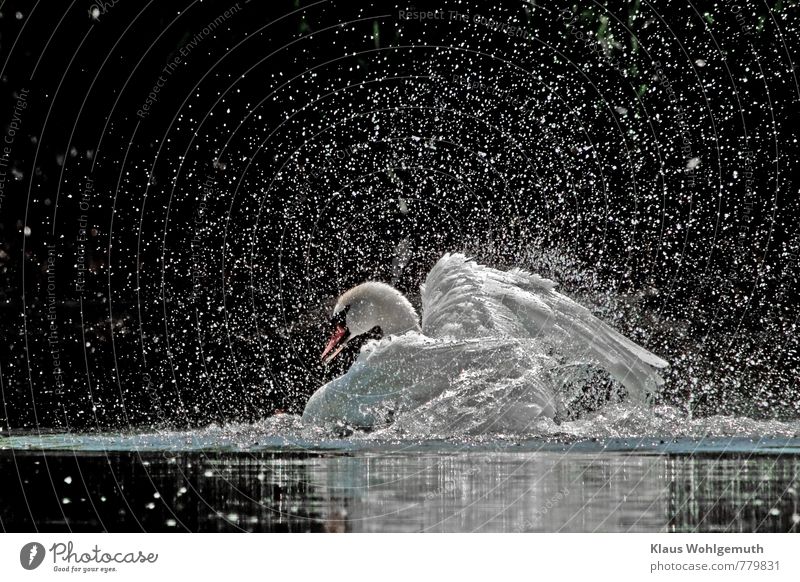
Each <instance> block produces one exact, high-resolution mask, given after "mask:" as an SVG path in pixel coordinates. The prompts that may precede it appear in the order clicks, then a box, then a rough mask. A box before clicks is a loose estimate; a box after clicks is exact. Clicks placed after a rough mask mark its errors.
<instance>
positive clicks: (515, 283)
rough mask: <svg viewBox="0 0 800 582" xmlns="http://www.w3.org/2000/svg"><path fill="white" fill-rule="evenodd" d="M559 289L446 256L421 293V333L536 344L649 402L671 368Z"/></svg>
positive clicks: (529, 277)
mask: <svg viewBox="0 0 800 582" xmlns="http://www.w3.org/2000/svg"><path fill="white" fill-rule="evenodd" d="M555 288H556V284H555V283H554V282H553V281H551V280H549V279H544V278H542V277H539V276H538V275H534V274H532V273H528V272H527V271H523V270H521V269H512V270H510V271H499V270H497V269H491V268H489V267H485V266H483V265H478V264H477V263H475V262H474V261H471V260H469V259H467V258H466V257H465V256H464V255H462V254H447V255H445V256H444V257H442V258H441V259H440V260H439V261H438V262H437V263H436V265H435V266H434V267H433V269H432V270H431V272H430V273H429V274H428V277H427V278H426V280H425V283H424V284H423V285H422V310H423V311H422V331H423V333H424V334H426V335H429V336H432V337H444V336H453V337H461V338H464V337H483V336H495V337H497V336H500V337H516V338H532V339H539V340H541V341H543V342H545V343H546V344H547V345H549V346H550V347H551V348H552V349H554V350H555V351H556V352H557V353H559V354H560V355H561V356H563V357H566V358H568V359H569V360H571V361H574V362H587V361H590V362H594V363H596V364H599V365H600V366H602V367H603V368H604V369H606V370H607V371H608V372H609V373H610V374H611V375H612V376H614V378H616V379H617V380H618V381H619V382H620V383H621V384H622V385H623V386H625V388H626V389H627V390H628V392H629V393H630V394H631V395H632V396H637V397H642V396H646V395H647V394H648V393H650V392H651V391H652V390H654V389H655V388H656V387H657V386H658V385H660V384H662V383H663V380H662V379H661V377H660V376H659V375H658V374H657V373H656V372H655V371H654V370H653V368H663V367H666V366H667V362H665V361H664V360H662V359H661V358H659V357H658V356H655V355H653V354H651V353H650V352H648V351H647V350H646V349H644V348H643V347H641V346H639V345H637V344H636V343H634V342H632V341H631V340H629V339H628V338H626V337H625V336H623V335H622V334H620V333H619V332H617V331H615V330H614V329H612V328H611V327H609V326H608V325H606V324H605V323H603V322H602V321H600V320H599V319H598V318H596V317H595V316H594V315H592V314H591V312H589V310H588V309H586V308H585V307H583V306H582V305H579V304H578V303H576V302H575V301H573V300H572V299H570V298H569V297H567V296H565V295H562V294H561V293H559V292H558V291H556V289H555Z"/></svg>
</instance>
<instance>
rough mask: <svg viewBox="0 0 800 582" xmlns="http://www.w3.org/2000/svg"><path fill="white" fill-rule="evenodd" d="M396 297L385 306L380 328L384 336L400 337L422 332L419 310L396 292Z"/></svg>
mask: <svg viewBox="0 0 800 582" xmlns="http://www.w3.org/2000/svg"><path fill="white" fill-rule="evenodd" d="M396 293H397V294H396V295H395V297H393V298H392V300H391V301H390V302H388V303H387V304H385V305H384V308H383V310H382V313H381V318H380V324H379V325H380V328H381V331H382V332H383V335H384V336H387V335H399V334H401V333H406V332H407V331H420V327H419V316H418V315H417V310H416V309H414V306H413V305H411V302H410V301H409V300H408V299H406V297H405V296H404V295H403V294H402V293H400V292H399V291H396Z"/></svg>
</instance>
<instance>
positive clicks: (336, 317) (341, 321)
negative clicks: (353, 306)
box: [331, 305, 350, 327]
mask: <svg viewBox="0 0 800 582" xmlns="http://www.w3.org/2000/svg"><path fill="white" fill-rule="evenodd" d="M348 311H350V306H349V305H345V306H344V308H343V309H340V310H339V312H338V313H334V314H333V315H332V316H331V325H332V326H333V327H336V326H337V325H343V326H345V327H347V312H348Z"/></svg>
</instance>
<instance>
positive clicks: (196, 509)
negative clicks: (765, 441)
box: [0, 450, 800, 532]
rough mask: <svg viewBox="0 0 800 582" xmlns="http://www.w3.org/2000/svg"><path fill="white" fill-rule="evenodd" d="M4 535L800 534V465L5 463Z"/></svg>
mask: <svg viewBox="0 0 800 582" xmlns="http://www.w3.org/2000/svg"><path fill="white" fill-rule="evenodd" d="M0 475H3V480H2V484H0V526H2V528H3V529H5V530H7V531H24V530H28V531H30V530H34V529H36V528H38V529H40V530H43V531H64V530H72V531H87V530H88V531H96V530H104V529H105V530H109V531H140V530H145V531H186V530H189V531H237V530H246V531H348V532H361V531H367V532H381V531H410V532H418V531H505V532H510V531H681V532H683V531H736V532H738V531H781V532H785V531H798V529H799V528H800V524H799V523H798V522H800V508H799V507H798V485H799V484H800V483H799V481H800V477H799V475H800V457H798V456H794V455H783V456H748V455H731V456H720V455H707V456H688V455H687V456H677V455H639V454H632V453H626V454H616V453H602V454H586V453H558V452H541V451H539V452H525V451H521V452H518V453H507V452H496V451H495V452H492V453H485V452H476V451H472V452H463V451H461V452H457V453H452V454H442V453H421V452H415V453H413V454H410V453H403V452H397V453H391V454H378V453H363V452H362V453H359V454H357V455H354V454H344V453H327V454H319V453H317V454H310V453H287V452H282V453H266V452H259V453H219V452H218V453H198V452H183V453H157V452H148V453H141V454H139V453H133V452H114V453H109V454H103V453H85V452H82V453H79V454H77V455H76V454H73V453H72V452H54V451H50V452H47V453H46V454H45V453H42V452H34V451H19V450H17V451H12V450H4V451H0Z"/></svg>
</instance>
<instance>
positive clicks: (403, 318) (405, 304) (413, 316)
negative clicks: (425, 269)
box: [322, 281, 419, 364]
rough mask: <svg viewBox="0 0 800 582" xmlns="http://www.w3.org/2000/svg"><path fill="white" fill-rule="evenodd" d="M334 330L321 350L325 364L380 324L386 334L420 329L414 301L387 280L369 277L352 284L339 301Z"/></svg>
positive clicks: (334, 314) (332, 320)
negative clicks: (363, 281) (384, 281)
mask: <svg viewBox="0 0 800 582" xmlns="http://www.w3.org/2000/svg"><path fill="white" fill-rule="evenodd" d="M331 325H332V326H333V334H332V335H331V339H330V340H328V343H327V345H326V346H325V350H324V351H323V352H322V361H323V362H325V363H326V364H327V363H328V362H330V361H331V360H333V358H335V357H336V356H337V355H338V354H339V352H341V351H342V349H343V348H344V346H346V345H347V343H348V342H349V341H350V340H352V339H353V338H355V337H358V336H360V335H362V334H365V333H367V332H369V331H372V330H373V329H375V328H379V329H380V332H381V333H382V334H383V335H392V334H400V333H405V332H407V331H410V330H412V329H413V330H419V318H418V317H417V312H416V310H415V309H414V307H413V306H412V305H411V302H410V301H409V300H408V299H406V298H405V296H404V295H403V294H402V293H400V291H398V290H397V289H395V288H394V287H392V286H391V285H387V284H385V283H377V282H375V281H369V282H367V283H362V284H361V285H358V286H357V287H353V288H352V289H350V291H348V292H347V293H344V294H343V295H342V296H341V297H339V299H338V300H337V301H336V306H335V307H334V308H333V314H332V315H331Z"/></svg>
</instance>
